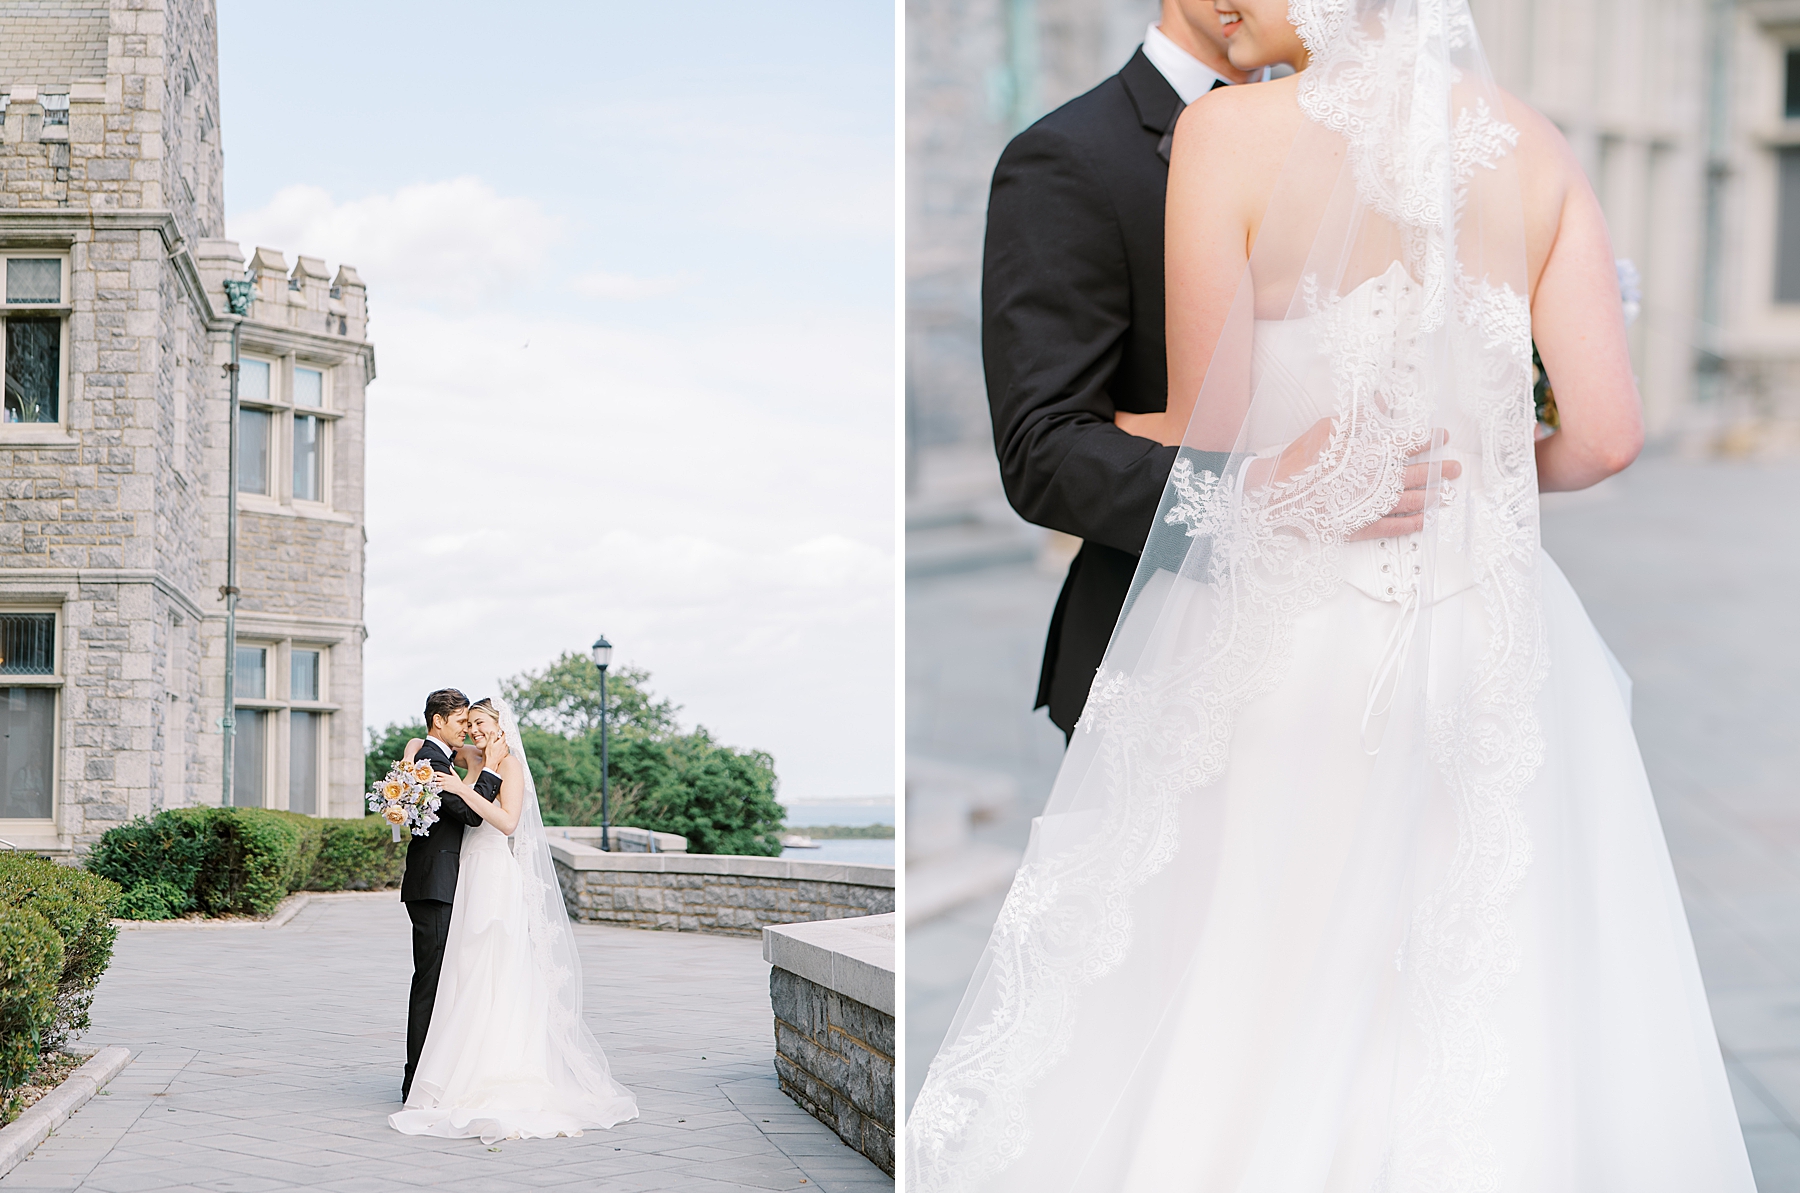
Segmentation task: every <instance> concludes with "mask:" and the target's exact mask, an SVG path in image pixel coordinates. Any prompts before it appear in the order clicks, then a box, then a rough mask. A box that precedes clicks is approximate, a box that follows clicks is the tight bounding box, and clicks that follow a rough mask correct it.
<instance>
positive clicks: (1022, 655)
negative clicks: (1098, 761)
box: [906, 457, 1800, 1193]
mask: <svg viewBox="0 0 1800 1193" xmlns="http://www.w3.org/2000/svg"><path fill="white" fill-rule="evenodd" d="M1796 511H1800V464H1795V463H1791V462H1790V463H1785V464H1770V465H1752V464H1729V463H1717V462H1698V461H1685V460H1678V459H1672V458H1667V457H1663V458H1657V457H1649V458H1646V459H1643V460H1641V461H1639V462H1638V463H1637V464H1636V465H1635V466H1633V467H1632V468H1631V469H1630V470H1629V471H1628V472H1626V473H1625V474H1624V475H1622V476H1619V477H1616V478H1614V479H1613V480H1611V481H1608V482H1606V483H1605V484H1604V485H1602V486H1599V487H1598V488H1597V489H1595V490H1593V491H1590V492H1589V493H1585V494H1568V495H1562V496H1558V497H1554V498H1552V499H1551V500H1550V501H1548V502H1547V503H1546V506H1545V513H1544V539H1545V545H1546V547H1547V548H1548V550H1549V552H1550V554H1551V556H1552V557H1553V558H1554V559H1555V560H1556V561H1557V563H1558V564H1559V565H1561V567H1562V568H1563V570H1564V571H1565V572H1566V573H1567V574H1568V576H1569V579H1570V581H1571V582H1572V583H1573V584H1574V586H1575V590H1576V591H1577V592H1578V593H1580V594H1581V597H1582V599H1583V601H1584V602H1585V604H1586V605H1587V609H1588V612H1589V615H1590V616H1591V617H1592V618H1593V619H1594V622H1595V624H1596V625H1597V626H1598V627H1599V629H1600V632H1601V634H1603V635H1604V636H1605V638H1606V640H1607V642H1608V643H1609V644H1610V645H1611V646H1612V648H1613V650H1614V652H1615V653H1616V654H1617V655H1618V656H1619V659H1620V661H1621V662H1622V663H1623V664H1624V666H1625V669H1626V670H1627V671H1628V672H1629V673H1630V674H1631V676H1632V679H1633V680H1634V683H1635V697H1634V709H1633V719H1634V722H1635V724H1636V727H1637V732H1638V740H1639V743H1640V746H1641V747H1642V749H1643V753H1644V761H1645V764H1646V766H1647V767H1648V769H1649V772H1650V779H1651V783H1652V784H1653V786H1654V787H1655V790H1656V799H1657V805H1658V807H1659V809H1660V810H1661V812H1662V817H1663V824H1664V827H1665V830H1666V832H1667V834H1668V839H1669V846H1670V852H1671V854H1672V855H1673V857H1674V860H1675V866H1676V870H1677V873H1678V875H1679V877H1680V881H1681V888H1682V894H1683V897H1684V899H1685V900H1686V906H1687V912H1688V919H1689V922H1690V923H1691V924H1692V926H1693V930H1694V935H1695V940H1696V945H1697V948H1698V951H1699V954H1700V964H1701V968H1702V971H1703V972H1704V974H1705V978H1706V984H1707V989H1708V992H1709V995H1710V998H1711V1001H1712V1007H1713V1013H1714V1018H1715V1021H1716V1022H1717V1025H1718V1029H1719V1036H1720V1040H1721V1042H1722V1044H1723V1046H1724V1049H1725V1053H1726V1063H1727V1068H1728V1069H1729V1071H1730V1074H1731V1078H1732V1084H1733V1089H1734V1091H1735V1094H1736V1098H1737V1107H1738V1113H1739V1117H1740V1119H1741V1120H1742V1122H1743V1124H1744V1127H1745V1134H1746V1138H1747V1140H1748V1142H1749V1146H1750V1154H1751V1162H1752V1164H1753V1165H1754V1167H1755V1169H1756V1174H1757V1182H1758V1187H1759V1189H1761V1190H1762V1191H1763V1193H1793V1191H1794V1190H1797V1189H1800V799H1796V796H1797V795H1800V778H1797V777H1796V776H1800V719H1797V718H1800V629H1796V626H1795V609H1796V607H1800V521H1797V519H1796ZM1056 589H1057V584H1056V581H1055V580H1054V579H1050V578H1046V577H1045V576H1043V575H1042V574H1041V573H1039V572H1037V571H1036V570H1035V569H1032V568H1030V567H1017V566H1014V567H1008V568H996V569H992V570H989V571H986V572H978V573H970V574H965V575H960V576H944V577H937V578H932V579H927V580H919V581H911V582H909V583H908V585H907V632H908V638H907V641H908V643H909V646H910V647H911V650H912V652H913V657H909V658H908V660H907V689H908V692H907V707H908V726H907V734H908V742H907V748H908V750H909V752H917V753H923V754H927V755H930V756H933V757H941V758H945V759H948V760H951V761H958V762H964V763H968V764H972V765H984V766H989V767H992V768H994V769H999V770H1004V771H1006V772H1007V773H1010V774H1013V775H1015V776H1016V777H1017V778H1018V779H1019V780H1020V783H1021V786H1022V787H1023V788H1024V789H1025V790H1026V792H1027V796H1026V801H1025V802H1027V803H1031V802H1035V803H1036V804H1037V805H1038V806H1039V807H1041V805H1042V802H1043V799H1044V797H1045V795H1047V794H1048V791H1049V779H1050V777H1053V776H1054V773H1055V766H1054V761H1053V756H1054V751H1055V749H1056V747H1057V746H1059V745H1060V740H1061V739H1060V735H1056V734H1055V730H1054V729H1051V728H1050V727H1049V726H1048V725H1047V723H1045V722H1044V720H1043V714H1042V713H1037V714H1035V715H1034V714H1032V713H1031V712H1030V711H1029V710H1030V704H1031V695H1032V692H1033V691H1034V690H1035V684H1036V679H1037V658H1038V654H1037V652H1038V650H1039V649H1041V646H1042V643H1043V633H1044V626H1045V625H1046V623H1047V622H1048V619H1049V615H1050V609H1051V607H1052V605H1053V603H1054V601H1055V597H1056ZM940 703H942V704H943V708H942V711H937V706H938V705H939V704H940ZM1047 751H1048V753H1047ZM1047 763H1048V765H1047ZM1033 811H1034V809H1030V808H1024V809H1021V810H1020V811H1019V813H1018V814H1017V815H1015V816H1012V817H1007V818H1003V823H1001V824H997V825H995V826H993V827H992V828H991V829H990V830H989V831H991V832H994V833H996V834H1010V835H1011V839H1012V843H1015V844H1018V845H1022V844H1023V842H1024V837H1025V832H1026V828H1027V826H1028V823H1029V816H1030V815H1031V814H1032V812H1033ZM999 906H1000V900H999V898H998V897H994V898H991V899H985V900H981V901H979V902H974V903H970V904H968V905H966V906H965V907H963V908H961V909H960V910H959V911H957V912H955V913H953V914H951V915H948V916H945V917H944V918H942V919H939V920H936V921H933V922H932V923H929V924H927V925H924V926H923V927H922V928H920V929H917V930H914V931H910V932H909V933H908V939H907V990H906V998H907V1009H908V1018H907V1058H906V1061H907V1063H906V1083H907V1104H908V1105H909V1106H910V1104H911V1102H912V1099H913V1097H914V1096H915V1095H916V1094H917V1091H918V1085H919V1082H920V1081H922V1080H923V1078H924V1073H925V1067H926V1065H927V1064H928V1063H929V1061H930V1058H931V1054H932V1053H933V1052H934V1051H935V1050H936V1048H937V1046H938V1043H939V1042H940V1041H941V1040H942V1038H943V1034H944V1032H945V1031H946V1030H947V1028H948V1026H949V1022H950V1018H951V1015H952V1014H953V1013H954V1011H955V1009H956V1004H957V1001H958V1000H959V999H960V997H961V995H962V990H963V987H964V985H965V984H966V983H967V981H968V976H969V974H970V972H971V971H972V970H973V968H974V965H975V962H976V959H977V958H978V957H979V955H980V951H981V948H982V946H983V945H984V944H985V943H986V940H987V935H988V932H989V931H990V930H991V928H992V925H993V921H994V917H995V916H996V915H997V914H998V912H999Z"/></svg>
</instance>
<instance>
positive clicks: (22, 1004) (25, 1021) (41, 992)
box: [0, 904, 63, 1122]
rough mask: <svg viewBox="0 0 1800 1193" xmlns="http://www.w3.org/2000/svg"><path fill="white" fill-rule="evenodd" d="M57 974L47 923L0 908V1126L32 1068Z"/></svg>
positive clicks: (21, 910) (56, 941)
mask: <svg viewBox="0 0 1800 1193" xmlns="http://www.w3.org/2000/svg"><path fill="white" fill-rule="evenodd" d="M62 970H63V943H62V937H60V936H58V935H57V934H56V929H54V928H52V927H51V926H50V921H48V920H46V919H45V918H44V917H43V916H41V915H39V914H38V913H37V912H35V911H32V910H31V909H30V908H28V907H9V906H6V905H5V904H0V1122H5V1121H6V1119H7V1117H8V1114H7V1113H6V1112H7V1111H8V1110H9V1109H10V1103H11V1102H12V1096H13V1095H12V1091H13V1090H15V1089H17V1088H18V1087H19V1086H20V1085H22V1084H24V1082H25V1078H27V1077H29V1076H30V1075H31V1072H32V1070H33V1069H35V1068H37V1062H38V1053H39V1051H40V1050H41V1049H42V1045H43V1041H44V1033H45V1029H46V1028H47V1027H48V1026H49V1024H50V1022H51V1020H52V1019H53V1018H54V1016H55V1014H56V991H57V983H58V980H59V979H60V978H61V976H62Z"/></svg>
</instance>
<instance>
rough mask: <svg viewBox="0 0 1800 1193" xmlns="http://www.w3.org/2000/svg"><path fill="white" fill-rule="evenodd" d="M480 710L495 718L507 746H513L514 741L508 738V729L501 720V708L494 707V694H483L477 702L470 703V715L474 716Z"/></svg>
mask: <svg viewBox="0 0 1800 1193" xmlns="http://www.w3.org/2000/svg"><path fill="white" fill-rule="evenodd" d="M478 710H479V711H481V712H484V713H486V714H487V715H488V716H490V717H492V718H493V720H494V728H496V729H498V730H499V731H500V740H501V741H506V744H507V746H508V747H511V745H512V743H511V742H510V741H507V739H506V729H505V727H504V726H503V725H502V724H501V722H500V710H499V709H498V708H495V707H494V698H493V697H492V696H483V697H482V698H481V699H479V700H477V701H476V702H475V703H473V704H471V705H469V715H470V716H474V715H475V713H476V712H477V711H478Z"/></svg>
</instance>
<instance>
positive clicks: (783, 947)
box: [763, 915, 896, 1176]
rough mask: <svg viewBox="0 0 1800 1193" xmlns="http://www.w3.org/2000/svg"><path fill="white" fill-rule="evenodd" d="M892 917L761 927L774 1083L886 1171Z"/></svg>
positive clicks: (890, 1122) (890, 1146)
mask: <svg viewBox="0 0 1800 1193" xmlns="http://www.w3.org/2000/svg"><path fill="white" fill-rule="evenodd" d="M894 927H895V924H894V917H893V916H891V915H880V916H867V917H864V918H862V919H852V920H831V921H829V922H827V923H821V924H794V925H792V926H790V927H786V928H771V929H769V930H768V931H766V932H764V933H763V959H764V960H765V961H768V962H769V964H770V969H769V1003H770V1006H771V1008H772V1009H773V1011H774V1014H775V1073H776V1076H777V1077H778V1079H779V1080H780V1082H781V1089H782V1092H784V1093H786V1094H787V1095H788V1096H789V1097H790V1098H792V1099H794V1101H795V1102H796V1103H797V1104H799V1106H800V1107H801V1108H802V1109H804V1110H805V1111H806V1112H807V1113H809V1114H811V1115H812V1116H813V1117H814V1118H816V1119H818V1120H819V1121H820V1122H822V1123H825V1124H826V1125H827V1126H829V1127H830V1128H831V1129H832V1130H833V1131H836V1132H837V1134H838V1137H839V1138H840V1139H842V1140H843V1141H844V1142H845V1143H848V1144H849V1145H850V1146H851V1147H853V1148H855V1149H856V1150H857V1151H859V1152H861V1153H862V1154H863V1155H865V1156H867V1157H868V1158H869V1159H870V1160H872V1161H873V1162H874V1163H875V1164H876V1165H877V1166H879V1167H880V1168H881V1170H882V1171H883V1172H886V1173H887V1174H888V1175H889V1176H892V1175H893V1173H894V1123H895V1120H896V1104H895V1090H894Z"/></svg>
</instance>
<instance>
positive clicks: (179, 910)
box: [87, 808, 406, 920]
mask: <svg viewBox="0 0 1800 1193" xmlns="http://www.w3.org/2000/svg"><path fill="white" fill-rule="evenodd" d="M405 849H406V840H405V837H404V835H402V838H401V840H400V841H399V842H398V843H396V842H395V841H394V840H393V835H392V833H391V832H390V831H389V829H388V826H387V823H386V822H385V821H382V820H379V819H377V818H375V817H365V818H363V819H360V820H321V819H318V818H315V817H312V816H303V815H301V814H299V813H297V812H274V811H268V810H265V809H262V808H176V809H171V810H169V811H166V812H159V813H157V814H156V815H155V816H154V817H151V818H148V819H145V818H143V817H139V818H138V819H137V820H134V821H132V822H131V823H129V824H124V825H120V826H119V827H118V828H114V829H110V830H108V831H107V833H106V835H105V836H103V837H101V838H100V840H99V842H98V843H96V844H95V846H94V848H93V850H92V851H91V852H90V853H89V854H88V859H87V867H88V869H90V870H92V871H93V872H94V873H96V874H100V875H103V876H105V877H107V878H110V879H112V880H113V881H114V882H117V883H118V884H119V885H120V886H122V887H124V888H125V895H124V898H123V899H122V900H121V902H120V905H119V914H120V915H122V916H124V917H126V918H128V919H146V920H152V919H170V918H173V917H175V916H180V915H185V914H187V913H188V912H190V911H195V910H198V911H200V912H203V913H204V914H206V915H214V916H217V915H249V916H267V915H270V914H271V913H273V912H274V910H275V907H276V905H277V904H278V903H280V902H281V900H282V898H283V897H285V896H286V895H288V894H289V893H290V892H293V891H342V890H376V889H379V888H382V887H390V886H397V885H399V882H400V874H401V871H402V870H403V869H404V867H405V864H406V853H405Z"/></svg>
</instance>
